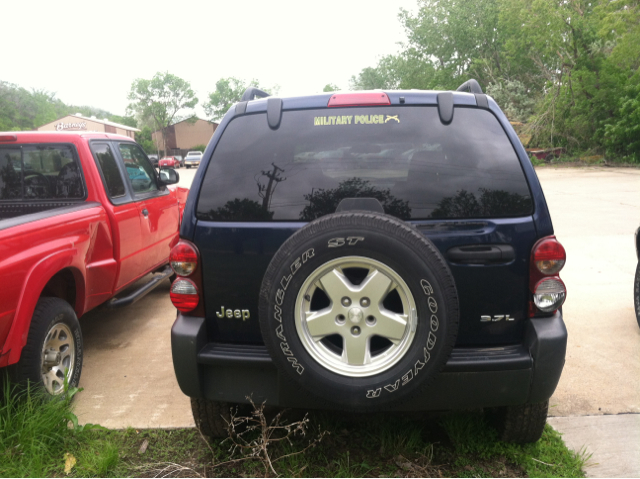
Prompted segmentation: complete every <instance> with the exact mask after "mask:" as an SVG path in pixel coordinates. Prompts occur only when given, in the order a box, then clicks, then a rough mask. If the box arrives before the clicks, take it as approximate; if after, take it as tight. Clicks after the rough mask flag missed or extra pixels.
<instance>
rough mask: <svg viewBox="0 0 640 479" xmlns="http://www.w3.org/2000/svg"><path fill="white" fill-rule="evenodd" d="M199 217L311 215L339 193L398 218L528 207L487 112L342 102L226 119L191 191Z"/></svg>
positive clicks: (520, 178)
mask: <svg viewBox="0 0 640 479" xmlns="http://www.w3.org/2000/svg"><path fill="white" fill-rule="evenodd" d="M200 191H201V192H200V198H199V200H198V207H197V211H198V213H197V215H198V218H200V219H204V220H213V221H270V220H298V221H300V220H303V221H310V220H313V219H316V218H319V217H321V216H323V215H326V214H330V213H334V212H335V211H336V208H337V206H338V204H339V203H340V201H341V200H342V199H344V198H356V197H363V198H376V199H377V200H378V201H379V202H380V203H381V204H382V206H383V208H384V210H385V212H386V213H388V214H391V215H394V216H396V217H398V218H401V219H405V220H408V219H414V220H418V219H430V218H484V217H494V218H495V217H510V216H524V215H528V214H531V213H532V209H533V206H532V200H531V196H530V192H529V188H528V185H527V182H526V179H525V177H524V173H523V171H522V167H521V166H520V162H519V160H518V158H517V156H516V154H515V151H514V149H513V147H512V145H511V143H510V142H509V140H508V138H507V136H506V134H505V132H504V131H503V129H502V127H501V126H500V124H499V122H498V121H497V119H496V118H495V117H494V116H493V115H492V114H491V113H489V112H488V111H485V110H480V109H475V108H456V110H455V114H454V119H453V122H452V123H451V124H450V125H443V124H442V123H441V122H440V119H439V116H438V112H437V109H436V107H385V108H345V109H331V110H327V109H323V110H306V111H290V112H284V113H283V117H282V122H281V125H280V128H279V129H278V130H276V131H273V130H271V129H270V128H269V126H268V124H267V120H266V115H264V114H256V115H247V116H243V117H239V118H237V119H235V120H233V121H232V122H231V123H230V124H229V126H228V127H227V128H226V130H225V131H224V134H223V136H222V138H221V139H220V142H219V144H218V145H217V147H216V150H215V152H214V155H213V158H212V161H211V164H210V165H209V166H208V169H207V172H206V176H205V179H204V182H203V185H202V188H201V190H200Z"/></svg>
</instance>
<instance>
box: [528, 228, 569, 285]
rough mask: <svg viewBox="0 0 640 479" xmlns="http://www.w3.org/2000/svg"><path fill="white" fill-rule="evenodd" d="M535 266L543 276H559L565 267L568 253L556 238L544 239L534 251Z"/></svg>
mask: <svg viewBox="0 0 640 479" xmlns="http://www.w3.org/2000/svg"><path fill="white" fill-rule="evenodd" d="M533 256H534V258H533V259H534V261H535V266H536V268H537V269H538V271H540V272H541V273H542V274H545V275H550V274H557V273H559V272H560V270H561V269H562V267H563V266H564V262H565V260H566V259H567V253H566V252H565V251H564V247H563V246H562V245H561V244H560V243H559V242H558V240H556V238H555V236H549V237H547V238H543V239H542V240H541V241H539V242H538V243H537V245H536V246H535V247H534V249H533Z"/></svg>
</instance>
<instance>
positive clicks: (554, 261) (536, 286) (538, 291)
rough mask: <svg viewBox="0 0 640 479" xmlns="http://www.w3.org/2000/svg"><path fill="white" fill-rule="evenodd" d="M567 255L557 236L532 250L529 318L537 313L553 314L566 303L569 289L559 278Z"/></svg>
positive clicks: (543, 239) (538, 244)
mask: <svg viewBox="0 0 640 479" xmlns="http://www.w3.org/2000/svg"><path fill="white" fill-rule="evenodd" d="M566 259H567V253H566V252H565V250H564V247H563V246H562V245H561V244H560V242H559V241H558V240H557V239H556V237H555V236H547V237H546V238H542V239H541V240H539V241H538V242H537V243H536V244H535V245H534V246H533V249H532V250H531V265H530V268H529V287H530V290H531V293H532V298H531V302H532V304H531V305H530V307H529V316H535V314H536V312H542V313H552V312H554V311H556V310H557V309H558V308H560V306H562V304H563V303H564V300H565V298H566V297H567V288H566V286H565V285H564V283H563V282H562V280H561V279H560V277H559V276H558V273H560V270H561V269H562V268H563V267H564V264H565V262H566Z"/></svg>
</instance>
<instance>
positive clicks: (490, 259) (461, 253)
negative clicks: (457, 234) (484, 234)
mask: <svg viewBox="0 0 640 479" xmlns="http://www.w3.org/2000/svg"><path fill="white" fill-rule="evenodd" d="M447 258H449V260H450V261H451V262H453V263H462V264H493V263H508V262H510V261H513V260H514V259H516V253H515V251H514V249H513V247H511V246H509V245H504V244H499V245H490V244H482V245H467V246H456V247H455V248H451V249H450V250H449V251H447Z"/></svg>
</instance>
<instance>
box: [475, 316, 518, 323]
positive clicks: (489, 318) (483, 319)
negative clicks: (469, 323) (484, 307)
mask: <svg viewBox="0 0 640 479" xmlns="http://www.w3.org/2000/svg"><path fill="white" fill-rule="evenodd" d="M503 319H504V320H505V321H515V318H512V317H511V316H509V315H508V314H496V315H495V316H480V322H481V323H488V322H492V323H495V322H497V321H502V320H503Z"/></svg>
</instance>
